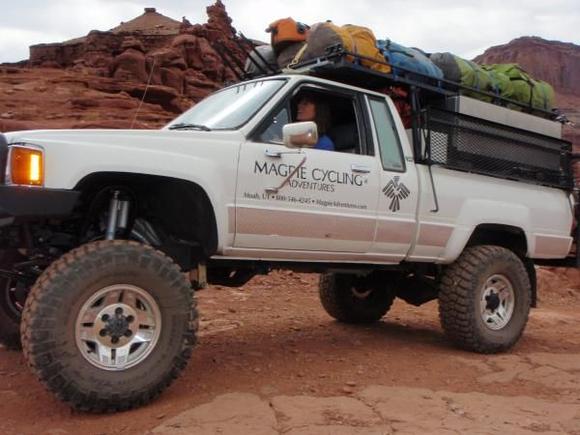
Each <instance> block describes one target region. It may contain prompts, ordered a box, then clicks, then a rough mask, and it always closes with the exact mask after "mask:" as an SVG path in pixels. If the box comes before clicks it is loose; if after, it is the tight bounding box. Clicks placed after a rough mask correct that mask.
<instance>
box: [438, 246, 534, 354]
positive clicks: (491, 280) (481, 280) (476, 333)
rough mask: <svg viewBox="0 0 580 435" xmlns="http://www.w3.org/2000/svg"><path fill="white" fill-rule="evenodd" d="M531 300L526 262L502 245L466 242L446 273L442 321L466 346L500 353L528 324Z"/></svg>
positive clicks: (458, 342)
mask: <svg viewBox="0 0 580 435" xmlns="http://www.w3.org/2000/svg"><path fill="white" fill-rule="evenodd" d="M530 303H531V285H530V279H529V276H528V273H527V271H526V267H525V266H524V264H523V262H522V261H521V260H520V259H519V258H518V256H517V255H515V254H514V253H513V252H511V251H510V250H508V249H506V248H502V247H499V246H473V247H470V248H467V249H466V250H465V252H463V254H461V256H460V257H459V258H458V259H457V260H456V261H455V263H453V264H451V265H450V266H448V267H447V269H446V270H445V271H444V273H443V276H442V278H441V287H440V290H439V317H440V320H441V325H442V327H443V330H444V331H445V333H446V334H447V336H448V337H449V338H450V339H451V340H452V341H453V342H454V343H455V344H456V345H458V346H459V347H461V348H464V349H466V350H471V351H475V352H480V353H496V352H501V351H505V350H507V349H509V348H511V347H512V346H513V345H514V344H515V343H516V342H517V341H518V339H519V338H520V336H521V335H522V333H523V331H524V329H525V327H526V323H527V320H528V314H529V311H530Z"/></svg>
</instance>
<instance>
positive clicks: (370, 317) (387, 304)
mask: <svg viewBox="0 0 580 435" xmlns="http://www.w3.org/2000/svg"><path fill="white" fill-rule="evenodd" d="M359 283H360V281H359V279H358V278H357V277H356V276H354V275H347V274H334V273H327V274H323V275H321V276H320V284H319V296H320V301H321V302H322V306H323V308H324V310H325V311H326V312H327V313H328V314H329V315H330V316H331V317H334V318H335V319H336V320H338V321H339V322H344V323H373V322H376V321H378V320H380V319H381V318H382V317H383V316H384V315H385V314H386V313H387V311H389V308H391V305H392V304H393V301H394V300H395V292H394V291H393V290H392V289H390V288H388V287H387V285H370V286H369V285H366V286H364V288H360V285H359Z"/></svg>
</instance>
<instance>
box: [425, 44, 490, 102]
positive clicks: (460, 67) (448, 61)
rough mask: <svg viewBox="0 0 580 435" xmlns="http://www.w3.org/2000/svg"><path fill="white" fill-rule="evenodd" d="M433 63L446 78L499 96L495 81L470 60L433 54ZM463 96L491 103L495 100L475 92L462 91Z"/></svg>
mask: <svg viewBox="0 0 580 435" xmlns="http://www.w3.org/2000/svg"><path fill="white" fill-rule="evenodd" d="M430 59H431V61H432V62H433V63H434V64H435V65H437V66H438V67H439V68H441V70H442V71H443V74H444V75H445V78H446V79H447V80H451V81H454V82H457V83H460V84H462V85H463V86H467V87H470V88H474V89H476V90H479V91H483V92H490V93H493V94H498V92H499V91H498V89H497V87H496V84H495V81H494V80H492V78H491V75H490V73H489V72H488V71H486V70H484V69H483V68H482V67H481V66H479V65H478V64H476V63H474V62H471V61H470V60H466V59H462V58H461V57H459V56H455V55H454V54H452V53H433V54H432V55H431V56H430ZM462 94H463V95H466V96H468V97H473V98H477V99H478V100H482V101H491V100H492V99H493V98H492V97H488V96H485V95H482V94H480V93H479V92H474V91H469V90H467V91H462Z"/></svg>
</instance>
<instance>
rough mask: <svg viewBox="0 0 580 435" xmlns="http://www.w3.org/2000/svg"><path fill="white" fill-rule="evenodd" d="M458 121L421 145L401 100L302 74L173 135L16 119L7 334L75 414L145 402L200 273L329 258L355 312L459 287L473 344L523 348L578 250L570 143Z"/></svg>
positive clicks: (166, 377)
mask: <svg viewBox="0 0 580 435" xmlns="http://www.w3.org/2000/svg"><path fill="white" fill-rule="evenodd" d="M304 93H310V94H312V93H315V94H317V95H318V96H319V97H320V98H323V99H326V103H327V104H328V107H329V108H330V112H331V118H330V119H331V123H330V126H329V127H328V129H327V131H325V132H324V134H326V135H328V136H329V137H330V138H331V140H332V141H333V143H334V151H328V150H320V149H315V148H313V147H312V145H308V144H312V143H313V141H312V139H313V138H314V139H316V137H317V135H318V132H317V125H316V124H315V123H313V122H302V123H296V122H294V121H295V120H296V105H297V100H298V98H299V97H300V96H301V95H303V94H304ZM502 110H507V109H502ZM425 113H426V112H425ZM454 116H455V115H454V113H453V112H444V111H440V112H438V114H437V113H436V112H430V115H429V116H425V119H427V118H428V119H427V121H428V123H427V124H425V125H424V126H423V128H421V129H419V130H417V131H418V133H419V134H417V135H416V136H415V138H421V137H422V139H421V143H415V146H413V145H412V141H410V140H409V139H408V135H407V132H406V130H405V128H404V127H403V124H402V121H401V118H400V117H399V115H398V113H397V111H396V110H395V106H394V105H393V102H392V101H391V99H390V98H389V97H387V96H385V95H384V94H381V93H376V92H372V91H369V90H365V89H361V88H357V87H352V86H349V85H346V84H340V83H337V82H334V81H327V80H323V79H320V78H315V77H311V76H308V75H300V74H295V75H278V76H273V77H269V78H261V79H257V80H253V81H248V82H244V83H240V84H237V85H233V86H231V87H228V88H226V89H223V90H221V91H219V92H217V93H215V94H213V95H211V96H210V97H208V98H207V99H205V100H204V101H202V102H201V103H199V104H197V105H196V106H194V107H193V108H192V109H191V110H189V111H187V112H186V113H184V114H183V115H181V116H180V117H178V118H177V119H176V120H175V121H173V122H172V123H171V124H169V125H168V126H166V127H165V128H163V129H161V130H157V131H119V130H54V131H21V132H13V133H6V134H4V135H0V165H1V176H0V240H1V246H2V250H1V254H0V255H1V257H0V261H1V264H0V276H1V277H2V278H1V281H0V282H1V284H2V287H1V288H0V291H1V293H0V336H1V338H2V340H3V341H4V342H5V343H6V344H9V345H12V346H14V345H17V344H18V343H19V342H20V340H21V343H22V347H23V350H24V355H25V358H26V360H27V362H28V364H29V365H30V367H31V368H32V370H33V371H34V372H35V374H36V375H37V376H38V377H39V379H40V380H41V381H42V382H43V383H44V384H45V385H46V386H47V387H48V388H49V390H51V391H52V392H54V393H55V394H56V395H57V396H58V397H59V398H61V399H62V400H64V401H66V402H68V403H69V404H70V405H72V406H73V407H74V408H76V409H80V410H86V411H93V412H104V411H111V410H123V409H129V408H132V407H135V406H139V405H141V404H144V403H146V402H147V401H149V400H151V399H153V398H154V397H156V396H157V395H158V394H159V393H160V392H161V391H162V390H164V389H165V388H166V387H167V386H168V385H169V384H170V383H171V381H172V380H173V379H174V378H176V377H177V375H178V374H179V372H180V371H181V370H183V368H184V367H185V366H186V364H187V361H188V358H189V356H190V355H191V352H192V348H193V345H194V343H195V339H196V329H197V321H198V314H197V311H196V306H195V301H194V298H193V290H194V289H195V288H196V287H201V286H203V285H204V284H205V283H207V282H209V283H219V284H222V285H231V286H237V285H243V284H244V283H245V282H247V281H248V280H249V279H250V278H251V277H252V276H253V275H255V274H256V273H267V272H268V271H269V270H271V269H272V268H289V269H295V270H301V271H311V272H320V273H322V278H321V281H320V298H321V301H322V305H323V306H324V308H325V310H326V311H327V312H328V313H329V314H330V315H331V316H333V317H334V318H336V319H337V320H339V321H344V322H352V323H367V322H373V321H377V320H379V319H380V318H381V317H382V316H384V315H385V314H386V312H387V311H388V309H389V307H390V305H391V303H392V302H393V299H394V298H395V297H400V298H402V299H405V300H406V301H408V302H410V303H413V304H417V305H419V304H421V303H423V302H426V301H429V300H432V299H435V298H438V299H439V306H440V318H441V323H442V326H443V329H444V331H445V333H446V334H447V335H448V336H449V338H450V339H451V340H452V341H453V342H454V343H456V344H457V345H459V346H460V347H462V348H465V349H468V350H473V351H477V352H499V351H502V350H505V349H508V348H510V347H511V346H512V345H514V343H516V341H517V340H518V338H519V337H520V335H521V334H522V331H523V330H524V327H525V325H526V322H527V318H528V313H529V309H530V306H533V305H534V304H535V299H536V286H535V283H536V278H535V269H534V264H535V263H536V264H540V263H542V262H545V263H550V262H553V263H557V262H560V263H561V264H570V265H572V264H574V263H573V262H570V261H568V260H567V258H568V257H569V253H570V251H571V247H572V244H573V241H574V236H573V235H572V232H573V221H574V210H575V201H574V198H573V194H572V193H573V190H572V185H571V181H570V180H571V177H570V174H569V172H568V171H569V168H567V167H563V166H565V163H566V162H567V160H566V156H567V153H569V144H567V143H564V142H562V141H560V140H558V139H557V138H552V137H547V136H542V135H540V134H538V133H537V132H536V133H530V136H529V138H528V139H525V134H526V132H523V131H519V130H517V131H516V130H513V129H510V127H508V126H501V125H500V124H496V123H491V122H483V121H482V122H479V121H477V120H475V121H474V119H472V118H470V117H464V118H457V117H456V116H455V117H454ZM470 122H472V123H473V125H470V124H469V123H470ZM517 135H520V136H518V137H516V136H517ZM521 135H523V136H524V139H522V136H521ZM306 138H308V140H306ZM482 138H483V139H482ZM498 138H503V142H502V141H501V140H499V139H498ZM480 139H481V142H480V143H478V144H475V146H472V147H471V148H470V144H471V143H472V141H477V140H480ZM486 141H487V142H486ZM514 144H515V145H514ZM517 147H520V148H517ZM526 147H528V148H526ZM478 162H481V164H480V165H478ZM506 168H507V169H506ZM502 171H503V172H502ZM572 256H573V254H572ZM19 324H20V330H19V329H18V328H19ZM19 331H21V336H20V335H19Z"/></svg>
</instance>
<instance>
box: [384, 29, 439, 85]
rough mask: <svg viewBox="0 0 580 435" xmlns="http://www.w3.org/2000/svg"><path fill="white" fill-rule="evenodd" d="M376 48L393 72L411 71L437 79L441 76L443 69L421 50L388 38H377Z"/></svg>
mask: <svg viewBox="0 0 580 435" xmlns="http://www.w3.org/2000/svg"><path fill="white" fill-rule="evenodd" d="M377 48H378V49H379V50H381V52H382V53H383V55H384V56H385V59H386V61H387V63H389V64H390V65H391V66H392V67H393V73H398V74H403V73H405V72H407V71H411V72H416V73H420V74H424V75H426V76H430V77H435V78H437V79H442V78H443V71H441V69H440V68H439V67H438V66H437V65H435V64H434V63H433V62H431V60H430V59H429V58H428V57H427V56H426V55H425V54H424V53H423V52H422V51H421V50H418V49H416V48H409V47H404V46H402V45H400V44H397V43H396V42H393V41H391V40H390V39H386V40H383V39H379V40H377ZM398 68H404V70H401V69H398Z"/></svg>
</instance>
